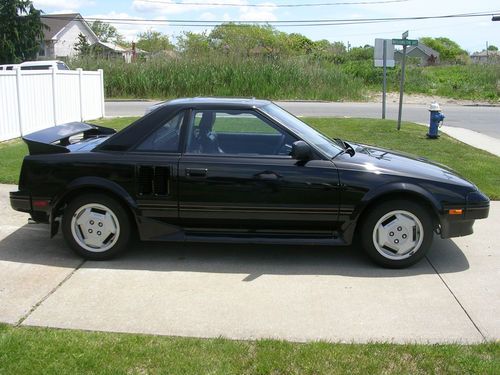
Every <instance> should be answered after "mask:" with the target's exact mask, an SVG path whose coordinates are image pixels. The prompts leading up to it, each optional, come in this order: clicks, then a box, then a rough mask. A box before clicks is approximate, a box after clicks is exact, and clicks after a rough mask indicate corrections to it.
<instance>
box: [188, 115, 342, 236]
mask: <svg viewBox="0 0 500 375" xmlns="http://www.w3.org/2000/svg"><path fill="white" fill-rule="evenodd" d="M296 140H297V138H296V137H295V136H294V135H292V134H291V133H289V132H287V131H286V130H285V129H283V128H282V127H281V126H279V125H278V124H276V123H274V122H273V121H272V120H270V119H268V118H266V117H265V116H263V115H262V114H260V113H258V112H256V111H254V110H193V112H192V114H191V115H190V118H189V126H188V131H187V134H186V147H185V152H184V153H183V155H182V156H181V159H180V162H179V214H180V220H181V223H182V225H183V226H184V227H186V228H188V230H190V229H192V230H195V231H196V230H198V231H214V230H218V231H227V230H230V231H243V232H245V231H262V232H270V233H275V234H277V233H287V232H294V233H296V232H297V231H300V232H303V233H311V234H313V233H318V232H321V233H331V232H332V231H333V230H335V229H336V227H337V225H338V208H339V190H338V189H339V184H338V181H339V180H338V173H337V170H336V168H335V166H334V165H333V163H332V162H331V161H329V160H321V159H317V160H311V161H309V162H307V163H301V162H298V161H297V160H294V159H292V158H291V157H290V156H289V153H290V150H291V145H292V143H293V142H294V141H296Z"/></svg>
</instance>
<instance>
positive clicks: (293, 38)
mask: <svg viewBox="0 0 500 375" xmlns="http://www.w3.org/2000/svg"><path fill="white" fill-rule="evenodd" d="M286 39H287V45H288V48H289V49H290V50H291V51H293V52H296V53H298V54H301V55H305V54H308V53H311V52H312V50H313V46H314V42H313V41H312V40H311V39H309V38H308V37H306V36H304V35H302V34H298V33H291V34H288V35H287V38H286Z"/></svg>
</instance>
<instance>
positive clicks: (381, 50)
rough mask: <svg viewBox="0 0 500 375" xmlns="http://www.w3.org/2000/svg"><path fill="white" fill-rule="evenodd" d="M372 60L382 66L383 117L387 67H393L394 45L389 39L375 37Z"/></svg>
mask: <svg viewBox="0 0 500 375" xmlns="http://www.w3.org/2000/svg"><path fill="white" fill-rule="evenodd" d="M373 62H374V65H375V66H376V67H382V68H383V78H382V119H385V112H386V96H387V68H388V67H389V68H394V66H395V65H396V62H395V60H394V45H393V44H392V43H391V40H390V39H379V38H377V39H375V48H374V50H373Z"/></svg>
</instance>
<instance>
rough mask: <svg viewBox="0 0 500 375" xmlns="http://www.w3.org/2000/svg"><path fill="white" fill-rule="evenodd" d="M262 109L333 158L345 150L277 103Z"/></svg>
mask: <svg viewBox="0 0 500 375" xmlns="http://www.w3.org/2000/svg"><path fill="white" fill-rule="evenodd" d="M261 110H262V111H263V112H265V113H267V114H268V115H269V116H271V117H272V118H274V119H275V120H277V121H279V122H280V123H282V124H283V125H286V126H287V127H288V128H289V129H290V130H292V131H293V132H295V133H296V134H297V135H298V136H300V137H301V138H303V139H304V140H306V141H307V142H309V143H311V144H312V145H314V146H316V147H317V148H319V149H320V150H321V151H323V153H324V154H326V156H328V157H329V158H333V157H334V156H336V155H337V154H338V153H339V152H341V151H343V149H342V148H341V147H340V146H339V145H338V144H336V143H335V141H333V140H331V139H330V138H328V137H326V136H325V135H323V134H321V133H320V132H318V131H317V130H315V129H313V128H311V127H310V126H309V125H307V124H306V123H305V122H302V121H300V120H299V119H298V118H297V117H295V116H294V115H292V114H291V113H289V112H287V111H285V110H284V109H283V108H281V107H278V106H277V105H276V104H274V103H272V104H268V105H266V106H264V107H262V108H261Z"/></svg>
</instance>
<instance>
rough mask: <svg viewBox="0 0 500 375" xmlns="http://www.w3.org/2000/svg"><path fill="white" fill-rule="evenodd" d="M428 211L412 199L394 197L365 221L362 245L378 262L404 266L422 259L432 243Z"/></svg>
mask: <svg viewBox="0 0 500 375" xmlns="http://www.w3.org/2000/svg"><path fill="white" fill-rule="evenodd" d="M433 232H434V231H433V221H432V216H431V215H430V213H429V212H428V210H427V209H426V208H425V207H423V206H421V205H419V204H417V203H415V202H411V201H407V200H393V201H387V202H384V203H382V204H380V205H378V206H375V207H374V208H373V209H372V210H371V211H370V212H369V213H368V214H367V216H366V217H365V220H363V222H362V228H361V235H362V244H363V248H364V250H365V251H366V253H367V254H368V255H369V256H370V258H371V259H372V260H374V261H375V262H376V263H377V264H379V265H381V266H384V267H389V268H403V267H407V266H410V265H412V264H414V263H416V262H418V261H419V260H420V259H422V258H423V257H424V256H425V254H426V253H427V251H428V250H429V247H430V245H431V243H432V238H433V235H434V233H433Z"/></svg>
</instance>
